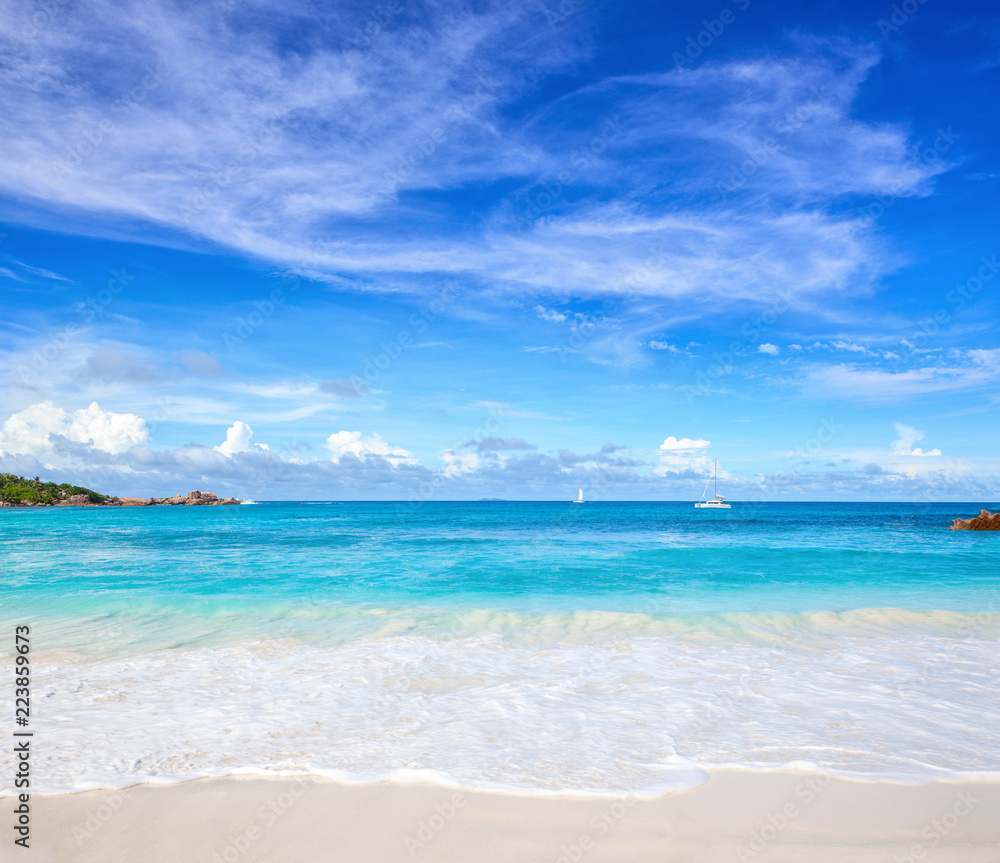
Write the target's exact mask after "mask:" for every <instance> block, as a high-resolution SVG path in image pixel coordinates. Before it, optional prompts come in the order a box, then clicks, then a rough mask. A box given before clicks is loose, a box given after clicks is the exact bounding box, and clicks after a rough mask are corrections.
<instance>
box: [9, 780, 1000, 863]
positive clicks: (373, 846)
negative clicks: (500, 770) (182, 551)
mask: <svg viewBox="0 0 1000 863" xmlns="http://www.w3.org/2000/svg"><path fill="white" fill-rule="evenodd" d="M19 859H30V860H39V861H41V860H44V861H46V863H55V861H73V863H117V861H123V863H124V861H129V863H138V861H142V863H179V861H185V863H197V861H205V863H219V861H220V860H221V861H224V863H235V861H237V860H239V861H244V863H257V861H261V863H263V861H269V863H311V861H317V863H319V861H323V863H333V861H345V863H347V861H350V863H362V861H364V863H398V861H406V860H416V861H435V863H473V861H489V863H543V861H550V863H579V861H583V860H585V861H586V862H587V863H625V861H629V863H647V861H648V863H666V861H685V863H722V861H726V863H730V861H746V860H754V861H762V863H763V861H773V863H876V861H877V863H913V861H929V863H944V861H954V863H995V861H997V860H1000V783H992V784H989V783H979V784H957V783H932V784H927V785H919V786H913V785H897V784H891V783H885V782H873V783H865V782H853V781H846V780H840V779H829V778H828V777H825V776H822V775H818V774H811V773H804V772H802V773H800V772H779V773H753V772H745V771H716V772H714V773H713V774H712V775H711V777H710V779H709V781H708V782H707V783H705V784H704V785H702V786H701V787H700V788H697V789H695V790H694V791H690V792H683V793H678V794H672V795H669V796H667V797H661V798H658V799H653V800H635V799H628V798H624V799H622V798H619V799H613V798H589V799H588V798H573V797H537V796H535V797H532V796H518V795H507V794H492V793H480V792H470V791H462V790H457V789H450V788H442V787H433V786H429V785H406V784H402V783H380V784H374V785H358V786H350V785H342V784H338V783H335V782H332V781H329V780H324V779H317V778H312V777H305V778H301V779H294V778H280V779H263V778H251V777H230V778H224V779H202V780H195V781H191V782H186V783H181V784H173V785H150V784H147V785H138V786H135V787H133V788H129V789H125V790H121V791H93V792H84V793H79V794H68V795H52V796H37V795H36V796H34V797H33V829H32V847H31V849H30V852H29V853H28V854H24V855H22V856H21V858H19Z"/></svg>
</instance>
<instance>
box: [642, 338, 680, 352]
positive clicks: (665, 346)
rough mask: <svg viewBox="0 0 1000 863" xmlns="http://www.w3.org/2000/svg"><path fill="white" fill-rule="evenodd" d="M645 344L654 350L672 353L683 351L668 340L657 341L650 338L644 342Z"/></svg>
mask: <svg viewBox="0 0 1000 863" xmlns="http://www.w3.org/2000/svg"><path fill="white" fill-rule="evenodd" d="M646 344H647V345H648V346H649V347H651V348H652V349H653V350H654V351H670V352H671V353H673V354H679V353H683V351H681V349H680V348H678V347H677V346H676V345H672V344H670V343H669V342H658V341H656V340H652V341H649V342H646Z"/></svg>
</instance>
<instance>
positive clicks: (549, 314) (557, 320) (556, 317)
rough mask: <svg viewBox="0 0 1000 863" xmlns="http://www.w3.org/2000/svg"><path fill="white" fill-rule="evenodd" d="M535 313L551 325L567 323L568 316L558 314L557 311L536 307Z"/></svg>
mask: <svg viewBox="0 0 1000 863" xmlns="http://www.w3.org/2000/svg"><path fill="white" fill-rule="evenodd" d="M535 311H536V312H537V313H538V317H540V318H541V319H542V320H543V321H548V322H549V323H550V324H561V323H564V322H565V321H566V315H564V314H563V313H562V312H557V311H556V310H555V309H547V308H545V306H535Z"/></svg>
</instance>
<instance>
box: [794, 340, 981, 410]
mask: <svg viewBox="0 0 1000 863" xmlns="http://www.w3.org/2000/svg"><path fill="white" fill-rule="evenodd" d="M955 359H957V360H958V362H957V363H952V364H950V365H945V364H944V363H942V364H940V365H936V366H935V365H927V366H923V367H921V368H916V369H907V370H905V371H886V370H884V369H880V368H877V367H870V366H869V367H864V366H859V365H857V364H847V363H839V364H837V365H832V366H819V367H815V368H813V369H812V370H811V371H810V372H809V375H808V377H807V379H806V381H805V387H806V390H807V392H821V393H823V395H824V397H828V396H831V395H833V396H840V397H842V398H849V399H860V400H862V401H869V402H889V401H899V400H903V399H907V398H913V397H917V396H926V395H931V394H933V393H939V392H958V391H961V390H976V389H983V388H987V387H993V386H995V384H996V379H997V375H998V373H1000V350H971V351H964V352H960V353H959V355H958V356H957V357H956V358H955Z"/></svg>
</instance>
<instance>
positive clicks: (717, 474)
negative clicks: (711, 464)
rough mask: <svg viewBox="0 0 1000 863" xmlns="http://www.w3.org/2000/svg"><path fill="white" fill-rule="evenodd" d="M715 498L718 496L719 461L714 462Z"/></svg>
mask: <svg viewBox="0 0 1000 863" xmlns="http://www.w3.org/2000/svg"><path fill="white" fill-rule="evenodd" d="M715 496H716V497H718V496H719V460H718V459H716V460H715Z"/></svg>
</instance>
